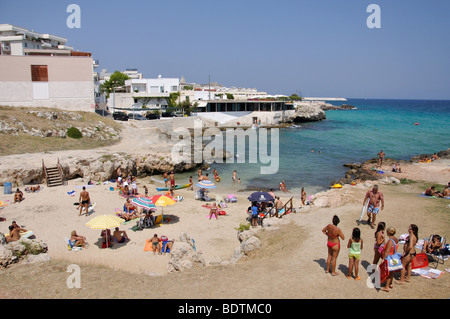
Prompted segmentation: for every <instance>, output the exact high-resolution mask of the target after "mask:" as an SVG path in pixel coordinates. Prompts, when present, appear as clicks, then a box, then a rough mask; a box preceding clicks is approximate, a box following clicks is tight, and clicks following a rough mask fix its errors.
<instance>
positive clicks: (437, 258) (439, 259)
mask: <svg viewBox="0 0 450 319" xmlns="http://www.w3.org/2000/svg"><path fill="white" fill-rule="evenodd" d="M432 240H433V235H430V237H429V238H428V242H431V241H432ZM446 243H447V240H446V238H445V237H444V236H441V244H442V245H441V248H440V249H438V250H436V251H434V252H432V253H427V252H425V254H426V255H427V257H428V263H429V265H430V266H433V267H434V268H437V267H438V266H439V264H442V265H444V264H445V261H446V260H447V259H448V257H449V254H448V252H449V251H448V248H446Z"/></svg>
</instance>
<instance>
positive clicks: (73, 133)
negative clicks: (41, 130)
mask: <svg viewBox="0 0 450 319" xmlns="http://www.w3.org/2000/svg"><path fill="white" fill-rule="evenodd" d="M67 136H68V137H70V138H76V139H79V138H82V137H83V134H81V132H80V130H79V129H77V128H76V127H73V126H72V127H69V128H68V129H67Z"/></svg>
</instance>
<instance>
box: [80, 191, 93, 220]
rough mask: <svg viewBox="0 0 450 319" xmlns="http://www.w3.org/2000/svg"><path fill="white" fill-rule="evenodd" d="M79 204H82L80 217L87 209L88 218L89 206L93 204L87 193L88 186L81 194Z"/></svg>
mask: <svg viewBox="0 0 450 319" xmlns="http://www.w3.org/2000/svg"><path fill="white" fill-rule="evenodd" d="M79 203H80V214H79V215H78V216H81V213H82V212H83V207H85V208H86V216H87V215H88V210H89V204H90V203H91V198H90V197H89V193H88V192H87V191H86V186H83V190H82V191H81V193H80V199H79Z"/></svg>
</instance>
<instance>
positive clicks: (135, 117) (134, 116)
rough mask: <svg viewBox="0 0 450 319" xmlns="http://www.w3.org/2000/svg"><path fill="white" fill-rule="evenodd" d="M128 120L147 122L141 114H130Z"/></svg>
mask: <svg viewBox="0 0 450 319" xmlns="http://www.w3.org/2000/svg"><path fill="white" fill-rule="evenodd" d="M128 118H129V119H130V120H136V121H145V120H146V118H145V116H143V115H142V114H139V113H130V114H128Z"/></svg>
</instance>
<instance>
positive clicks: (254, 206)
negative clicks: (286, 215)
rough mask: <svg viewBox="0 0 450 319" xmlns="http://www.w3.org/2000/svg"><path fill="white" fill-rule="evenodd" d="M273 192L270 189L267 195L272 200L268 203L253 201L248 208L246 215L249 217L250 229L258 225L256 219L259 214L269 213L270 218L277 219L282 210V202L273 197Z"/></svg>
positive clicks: (278, 198)
mask: <svg viewBox="0 0 450 319" xmlns="http://www.w3.org/2000/svg"><path fill="white" fill-rule="evenodd" d="M273 191H274V189H273V188H272V189H271V190H270V192H269V193H268V194H269V195H271V196H272V198H273V200H270V201H268V202H257V201H253V202H252V203H251V205H250V206H249V207H248V209H247V213H248V214H249V215H250V218H251V226H252V227H256V226H257V225H258V217H259V216H260V215H259V214H266V213H269V214H270V215H271V216H275V217H278V214H279V213H280V211H281V210H282V209H283V207H284V203H283V201H282V200H281V199H280V197H278V196H275V195H274V193H273Z"/></svg>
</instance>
